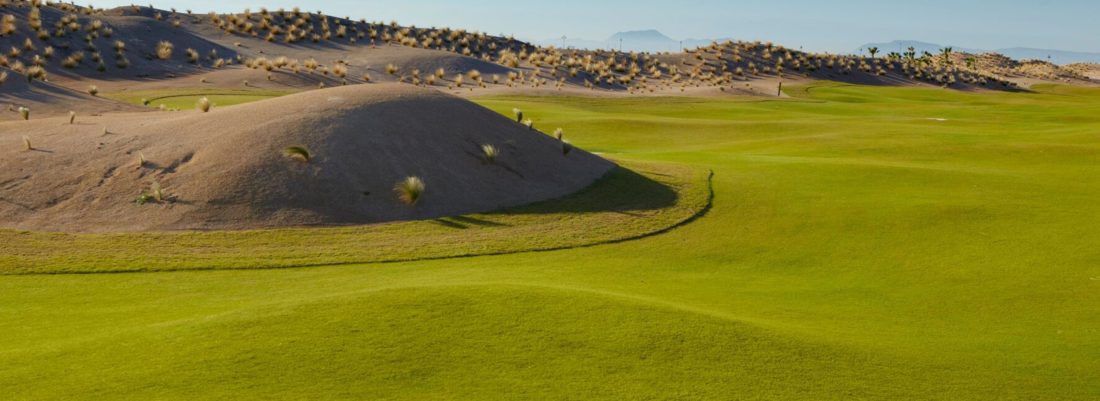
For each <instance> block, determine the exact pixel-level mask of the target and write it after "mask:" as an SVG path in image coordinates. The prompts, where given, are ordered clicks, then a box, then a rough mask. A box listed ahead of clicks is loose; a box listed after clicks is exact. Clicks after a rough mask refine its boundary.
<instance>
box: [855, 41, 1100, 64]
mask: <svg viewBox="0 0 1100 401" xmlns="http://www.w3.org/2000/svg"><path fill="white" fill-rule="evenodd" d="M871 47H878V49H879V53H880V54H887V53H890V52H898V53H903V52H905V51H907V50H908V49H909V48H910V47H912V48H913V49H915V50H916V51H917V53H921V52H929V53H933V54H935V53H936V52H938V51H939V50H940V49H943V48H944V47H948V46H945V45H939V44H935V43H928V42H918V41H915V40H895V41H893V42H888V43H868V44H865V45H863V46H862V47H860V48H859V49H858V50H856V51H855V53H857V54H858V53H860V52H863V53H864V54H866V53H867V49H868V48H871ZM950 47H951V48H953V49H954V50H955V51H958V52H965V53H989V52H994V53H1000V54H1003V55H1005V56H1008V57H1011V58H1014V59H1016V60H1032V59H1034V60H1048V61H1050V62H1052V63H1054V64H1073V63H1100V53H1085V52H1073V51H1066V50H1054V49H1033V48H1028V47H1011V48H1006V49H994V50H983V49H972V48H966V47H961V46H950Z"/></svg>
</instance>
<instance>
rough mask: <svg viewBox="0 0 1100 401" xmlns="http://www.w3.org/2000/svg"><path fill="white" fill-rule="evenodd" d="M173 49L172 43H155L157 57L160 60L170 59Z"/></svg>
mask: <svg viewBox="0 0 1100 401" xmlns="http://www.w3.org/2000/svg"><path fill="white" fill-rule="evenodd" d="M174 49H175V46H174V45H173V44H172V42H169V41H166V40H163V41H161V42H160V43H157V57H158V58H160V59H161V60H167V59H170V58H172V51H173V50H174Z"/></svg>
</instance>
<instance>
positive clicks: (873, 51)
mask: <svg viewBox="0 0 1100 401" xmlns="http://www.w3.org/2000/svg"><path fill="white" fill-rule="evenodd" d="M867 51H868V52H871V58H875V55H876V54H878V48H877V47H868V48H867Z"/></svg>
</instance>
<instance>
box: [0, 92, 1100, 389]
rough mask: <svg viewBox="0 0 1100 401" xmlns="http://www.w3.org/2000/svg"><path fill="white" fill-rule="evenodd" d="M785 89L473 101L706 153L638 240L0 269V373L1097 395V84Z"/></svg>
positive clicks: (615, 138) (304, 382)
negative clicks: (223, 266) (697, 179)
mask: <svg viewBox="0 0 1100 401" xmlns="http://www.w3.org/2000/svg"><path fill="white" fill-rule="evenodd" d="M789 90H790V93H791V94H794V95H796V96H798V97H796V98H793V99H789V100H783V101H755V100H743V99H734V100H724V99H688V98H668V99H590V98H554V97H538V98H519V97H500V98H483V99H478V101H479V102H481V103H482V104H484V105H486V106H488V107H490V108H492V109H494V110H497V111H499V112H501V113H503V114H505V115H507V116H510V115H511V110H512V108H513V107H518V108H521V109H523V110H524V112H525V116H526V117H530V118H533V119H534V120H535V123H536V126H540V127H544V128H547V129H551V128H550V127H558V126H561V127H563V128H564V129H565V135H566V137H567V138H569V139H570V140H572V141H573V142H574V143H577V144H578V145H579V146H581V147H582V148H585V149H594V150H598V151H603V152H607V153H608V154H611V155H614V156H615V157H616V158H617V159H622V160H638V161H647V162H649V161H652V162H661V163H665V162H672V163H678V164H684V165H690V166H694V167H695V168H696V169H699V170H702V169H713V171H714V178H713V185H714V193H715V198H714V202H713V206H712V208H711V209H710V210H709V212H708V213H707V214H706V215H705V216H704V217H702V218H699V219H696V220H694V221H693V222H691V223H690V224H686V225H683V226H681V227H679V228H676V229H674V230H671V231H669V232H667V233H664V234H661V235H656V236H649V237H646V238H644V239H639V240H635V241H627V242H621V243H614V244H607V245H599V246H593V247H584V248H575V249H568V250H560V251H552V252H539V253H517V254H508V255H498V256H485V257H473V258H461V259H448V260H422V261H414V262H402V263H391V264H368V265H354V266H331V267H317V268H308V269H280V270H239V271H201V272H195V271H191V272H157V273H135V274H91V275H23V276H3V277H0V327H3V328H4V330H2V331H0V333H2V334H0V389H3V391H4V394H5V397H6V398H11V399H134V400H144V399H169V400H175V399H178V400H194V399H237V400H242V399H272V398H280V399H409V400H423V399H463V400H470V399H607V400H623V399H699V400H713V399H762V400H763V399H766V400H774V399H801V400H830V399H836V400H850V399H883V400H897V399H907V400H908V399H920V400H927V399H940V400H977V399H984V400H1009V399H1020V400H1093V399H1096V398H1097V397H1098V395H1100V381H1097V380H1096V378H1097V374H1096V372H1097V371H1100V362H1098V361H1100V308H1098V307H1097V305H1100V247H1098V246H1097V244H1098V242H1097V238H1100V202H1097V199H1100V179H1098V178H1097V177H1100V90H1094V89H1093V90H1089V89H1067V88H1063V87H1048V88H1040V91H1039V92H1037V93H958V92H953V91H945V90H939V89H912V88H881V87H856V86H845V85H836V84H823V85H818V86H815V87H813V88H809V89H807V88H790V89H789ZM592 228H593V229H596V228H597V227H592ZM317 242H319V243H318V246H319V247H321V248H324V247H325V246H326V245H325V244H324V243H323V241H317ZM4 244H5V246H6V244H7V242H4ZM165 246H171V245H170V244H165ZM364 246H366V245H364ZM74 249H75V247H74ZM74 252H76V251H75V250H74ZM81 252H83V251H81ZM104 252H106V250H105V251H104ZM166 259H167V258H166ZM278 262H279V261H278V260H272V261H271V263H273V264H275V263H278ZM166 263H167V262H166Z"/></svg>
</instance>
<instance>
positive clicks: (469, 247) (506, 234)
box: [0, 163, 709, 275]
mask: <svg viewBox="0 0 1100 401" xmlns="http://www.w3.org/2000/svg"><path fill="white" fill-rule="evenodd" d="M626 165H627V166H628V167H629V168H632V169H636V170H638V171H639V172H640V173H641V175H639V174H637V173H634V172H631V171H630V170H626V169H622V168H620V169H617V170H615V171H613V172H612V173H609V175H608V176H607V177H605V178H603V179H601V180H600V181H598V182H597V183H596V184H593V185H592V186H591V187H590V188H588V189H585V190H583V191H581V192H580V193H577V194H575V195H572V196H569V197H566V198H564V199H559V200H553V201H547V202H543V203H539V204H535V205H531V206H524V207H519V208H514V209H510V210H505V211H501V212H497V213H490V214H478V215H470V216H463V217H456V218H443V219H437V220H431V221H415V222H405V223H393V224H380V225H369V226H361V227H340V228H311V229H277V230H257V231H238V232H180V233H132V234H60V233H33V232H17V231H11V230H0V241H2V242H4V243H5V244H8V245H7V250H8V251H9V252H8V253H5V254H3V255H0V275H4V274H28V273H90V272H126V271H157V270H188V269H251V268H277V267H295V266H313V265H324V264H336V263H367V262H387V261H401V260H417V259H425V258H445V257H456V256H468V255H482V254H493V253H509V252H521V251H534V250H544V249H558V248H568V247H575V246H583V245H590V244H595V243H601V242H607V241H617V240H622V239H626V238H633V237H637V236H641V235H646V234H650V233H653V232H657V231H660V230H664V229H667V228H669V227H671V226H673V225H676V224H678V223H680V222H683V221H684V220H686V219H689V218H691V217H692V216H694V215H695V214H697V213H699V212H700V211H701V210H703V208H705V207H706V205H707V204H708V203H709V186H708V184H707V180H708V178H707V174H706V172H705V171H704V170H700V169H695V168H686V167H682V166H677V165H666V164H650V163H628V164H626ZM402 183H403V184H404V183H405V182H402ZM421 191H423V189H421ZM399 195H403V194H402V193H399ZM418 196H419V195H418ZM416 200H419V199H416ZM414 201H415V200H414ZM413 204H415V202H413ZM364 245H368V246H364Z"/></svg>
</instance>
